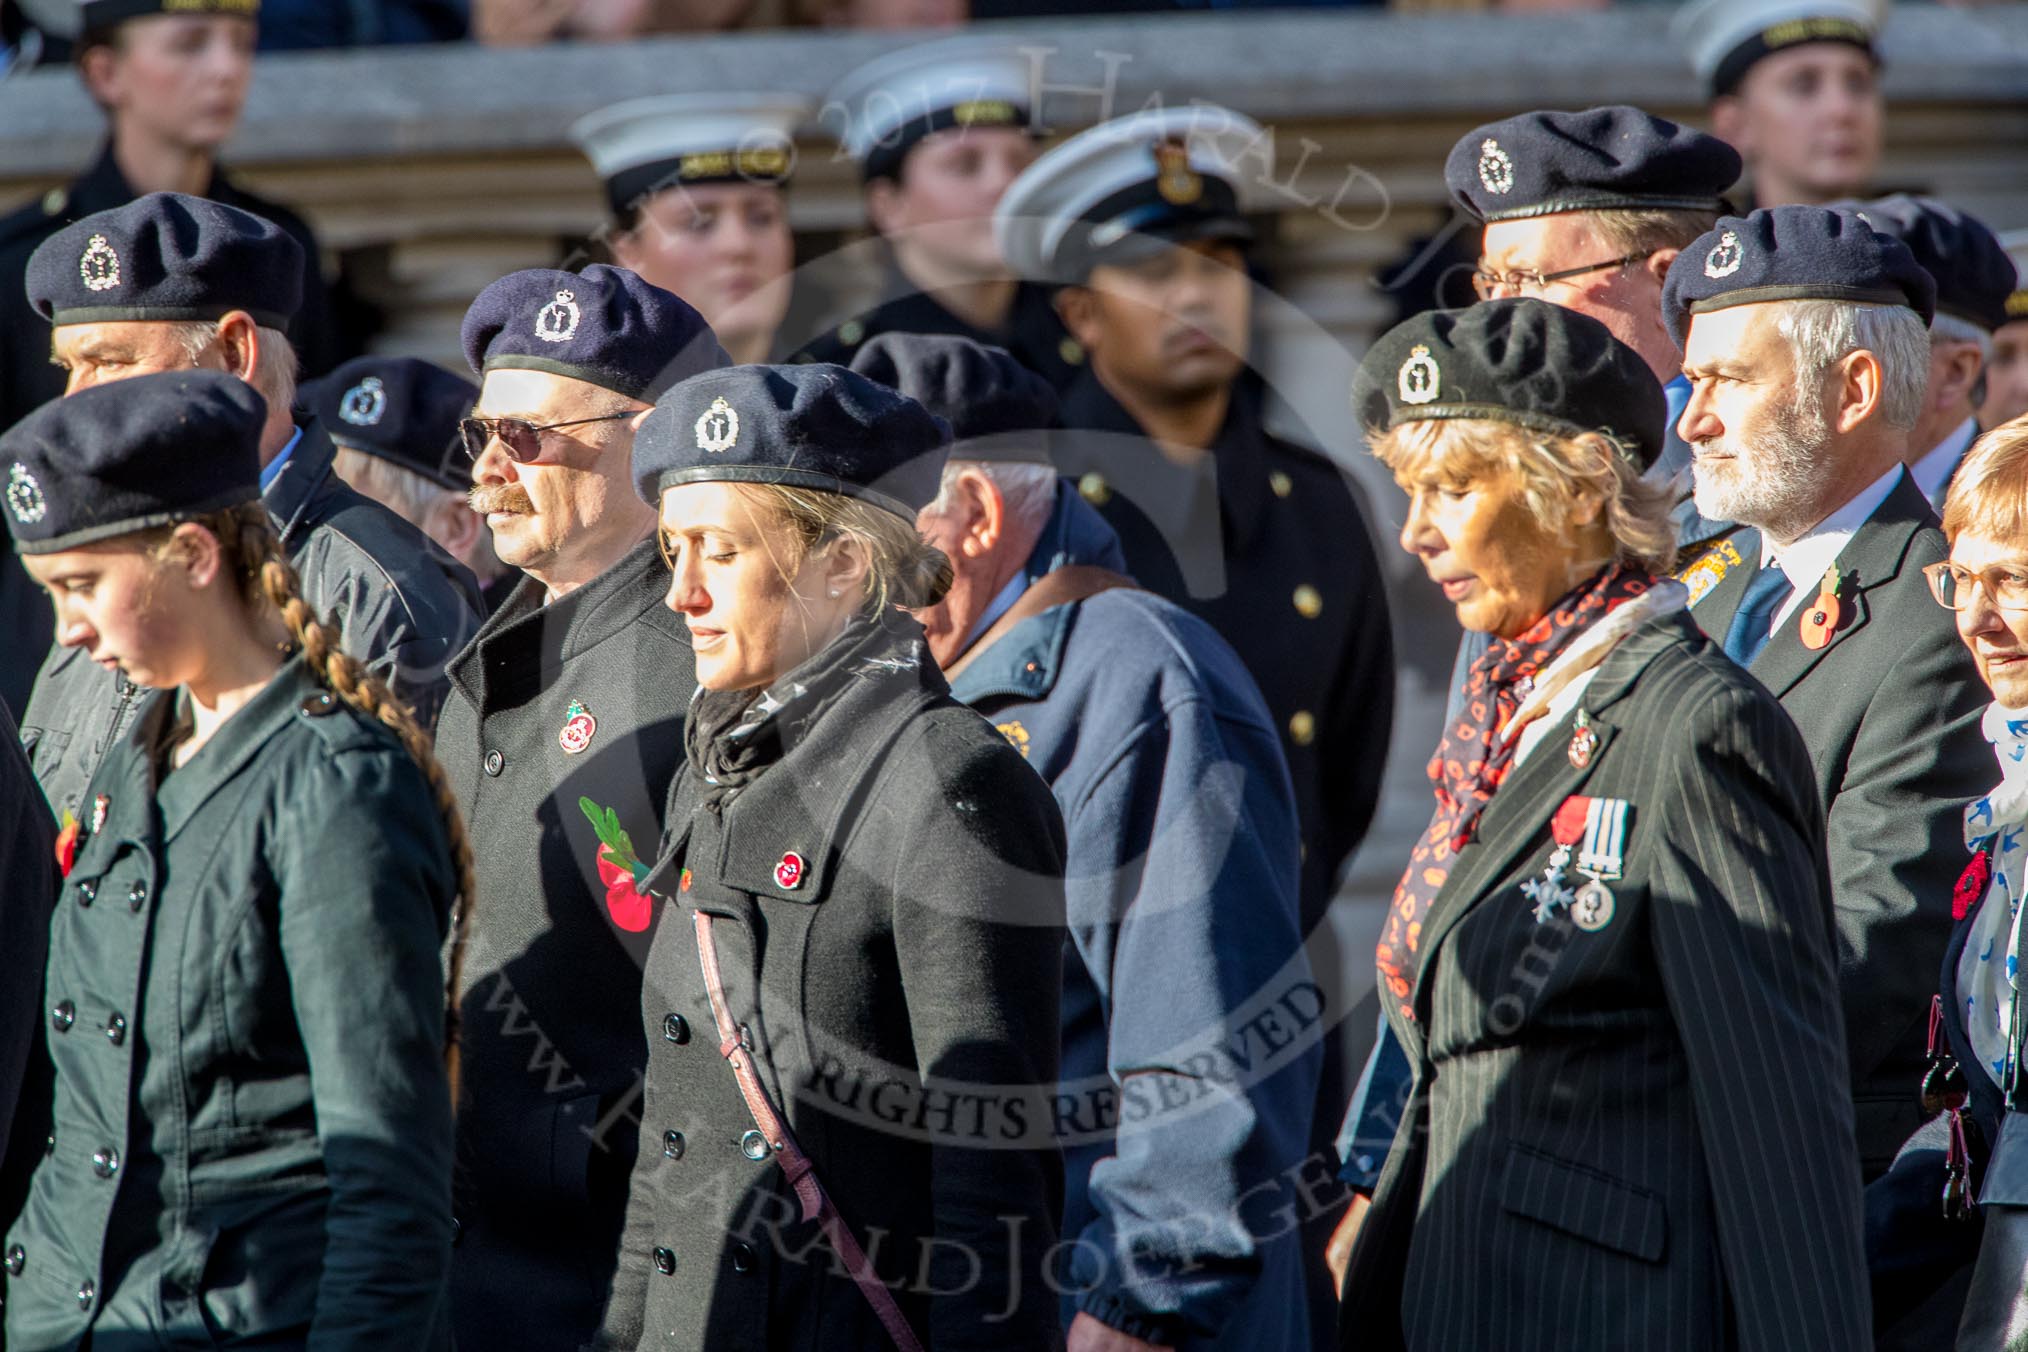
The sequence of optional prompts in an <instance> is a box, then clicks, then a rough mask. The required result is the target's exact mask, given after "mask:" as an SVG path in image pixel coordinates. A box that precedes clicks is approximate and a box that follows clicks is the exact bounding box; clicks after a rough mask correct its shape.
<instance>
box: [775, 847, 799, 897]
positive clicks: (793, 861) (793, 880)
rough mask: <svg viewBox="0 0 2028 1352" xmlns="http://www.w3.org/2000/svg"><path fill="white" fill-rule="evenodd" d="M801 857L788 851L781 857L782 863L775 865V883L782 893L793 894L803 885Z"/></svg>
mask: <svg viewBox="0 0 2028 1352" xmlns="http://www.w3.org/2000/svg"><path fill="white" fill-rule="evenodd" d="M805 867H806V866H805V864H804V863H803V856H801V855H800V854H797V853H796V852H795V851H794V850H790V851H789V852H788V853H787V854H785V855H783V856H782V862H781V863H779V864H776V865H775V882H776V884H777V885H779V886H780V887H781V889H782V890H783V891H784V892H793V891H795V890H796V889H797V888H799V887H801V886H802V885H803V870H804V868H805Z"/></svg>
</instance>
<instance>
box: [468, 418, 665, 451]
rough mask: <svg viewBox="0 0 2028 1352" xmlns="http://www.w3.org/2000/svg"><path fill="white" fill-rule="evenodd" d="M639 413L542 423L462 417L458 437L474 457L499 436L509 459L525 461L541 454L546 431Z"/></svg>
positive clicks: (502, 447) (515, 419)
mask: <svg viewBox="0 0 2028 1352" xmlns="http://www.w3.org/2000/svg"><path fill="white" fill-rule="evenodd" d="M638 416H639V411H638V410H632V411H629V412H625V413H601V414H600V415H599V416H598V417H596V418H572V419H571V420H570V421H569V422H553V423H542V424H540V425H539V426H538V425H537V424H535V423H532V422H529V421H528V420H527V419H525V418H478V417H473V418H463V419H460V420H459V422H458V440H459V441H460V442H461V443H462V444H463V445H464V448H465V455H466V456H467V457H469V458H470V459H472V460H474V461H476V460H477V459H478V458H479V457H480V456H481V455H483V454H485V451H486V447H487V445H488V444H489V443H491V442H493V441H496V440H497V441H498V442H499V443H500V447H501V449H502V450H504V451H506V452H507V458H508V459H509V460H512V461H513V462H514V463H515V464H517V465H526V464H529V463H531V462H532V461H534V460H535V459H536V458H537V457H538V456H540V455H541V454H542V434H543V433H544V432H554V431H556V430H557V429H558V428H561V427H583V426H584V425H585V424H587V423H602V422H618V421H619V420H620V419H622V418H633V417H638Z"/></svg>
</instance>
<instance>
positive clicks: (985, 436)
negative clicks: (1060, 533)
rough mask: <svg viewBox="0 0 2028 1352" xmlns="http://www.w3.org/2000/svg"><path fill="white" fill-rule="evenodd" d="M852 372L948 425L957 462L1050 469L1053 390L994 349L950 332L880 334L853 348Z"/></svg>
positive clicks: (1025, 368)
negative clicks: (899, 396) (1016, 463)
mask: <svg viewBox="0 0 2028 1352" xmlns="http://www.w3.org/2000/svg"><path fill="white" fill-rule="evenodd" d="M852 369H853V370H855V371H857V372H858V373H859V374H860V375H862V376H865V377H867V378H868V379H871V380H877V381H879V382H880V383H881V384H883V385H886V386H888V387H889V388H891V389H896V390H900V391H901V392H902V393H903V394H905V395H907V396H908V397H909V398H911V399H913V400H915V401H916V402H917V403H919V404H921V405H922V406H923V407H924V408H926V409H928V410H929V411H930V412H931V413H934V414H936V416H937V417H939V418H942V419H943V420H944V421H945V422H947V423H949V424H950V425H951V435H952V436H954V437H956V438H957V444H956V445H954V446H952V447H951V455H952V456H953V457H955V458H957V459H960V460H994V461H1002V462H1018V463H1026V464H1037V465H1046V464H1048V463H1049V441H1048V437H1047V435H1046V429H1047V428H1049V427H1051V426H1053V425H1054V424H1055V422H1056V391H1055V390H1054V389H1052V388H1051V387H1050V384H1049V382H1048V381H1046V380H1044V379H1043V378H1042V377H1041V376H1038V375H1036V374H1035V373H1034V372H1033V371H1031V370H1029V369H1028V368H1027V367H1025V366H1023V365H1022V364H1021V363H1020V362H1018V361H1016V360H1015V359H1014V357H1013V355H1012V354H1011V353H1009V352H1006V351H1005V350H1003V349H1001V348H997V347H988V346H986V345H985V344H984V343H975V342H973V341H972V340H971V339H970V338H959V337H957V336H956V335H954V334H941V333H935V334H932V333H883V334H880V335H878V336H876V337H873V338H869V339H868V340H867V341H866V342H864V343H862V344H860V346H859V349H858V350H857V351H856V352H854V353H853V354H852Z"/></svg>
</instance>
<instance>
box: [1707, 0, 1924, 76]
mask: <svg viewBox="0 0 2028 1352" xmlns="http://www.w3.org/2000/svg"><path fill="white" fill-rule="evenodd" d="M1887 10H1888V0H1690V3H1689V4H1686V5H1684V6H1683V8H1682V9H1680V10H1678V11H1677V12H1676V17H1675V18H1674V19H1673V20H1671V21H1670V24H1669V30H1670V32H1672V33H1674V34H1675V36H1676V40H1677V41H1678V42H1680V43H1682V44H1683V46H1684V47H1685V48H1686V49H1687V50H1688V51H1689V54H1690V65H1691V67H1692V68H1693V69H1694V70H1696V72H1697V78H1698V79H1700V80H1702V81H1704V84H1705V87H1706V89H1707V90H1708V91H1709V93H1710V94H1711V96H1712V97H1713V98H1717V97H1718V96H1719V95H1722V94H1731V93H1734V92H1735V91H1737V90H1738V88H1739V82H1740V81H1741V80H1743V79H1745V78H1746V73H1747V71H1749V70H1751V69H1752V68H1753V65H1754V63H1755V62H1757V61H1759V60H1760V59H1761V58H1762V57H1764V56H1771V55H1773V54H1774V53H1776V52H1779V51H1786V50H1787V49H1788V48H1790V47H1799V46H1801V45H1802V44H1804V43H1806V42H1842V43H1846V44H1848V45H1849V46H1853V47H1858V48H1860V49H1861V50H1863V51H1865V52H1866V53H1867V54H1868V55H1871V56H1874V57H1875V58H1876V59H1877V58H1878V55H1879V53H1878V52H1876V51H1875V50H1874V46H1873V40H1874V38H1875V37H1877V36H1878V35H1879V33H1880V30H1881V29H1882V28H1884V27H1885V26H1886V24H1887Z"/></svg>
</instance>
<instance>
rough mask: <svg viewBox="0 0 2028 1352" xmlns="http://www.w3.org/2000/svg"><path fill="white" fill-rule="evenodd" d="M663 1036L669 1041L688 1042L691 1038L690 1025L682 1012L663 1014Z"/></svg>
mask: <svg viewBox="0 0 2028 1352" xmlns="http://www.w3.org/2000/svg"><path fill="white" fill-rule="evenodd" d="M662 1037H663V1039H664V1040H665V1041H668V1042H688V1041H689V1040H690V1025H689V1024H688V1023H686V1022H685V1021H684V1019H683V1016H682V1015H681V1014H664V1015H663V1016H662Z"/></svg>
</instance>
